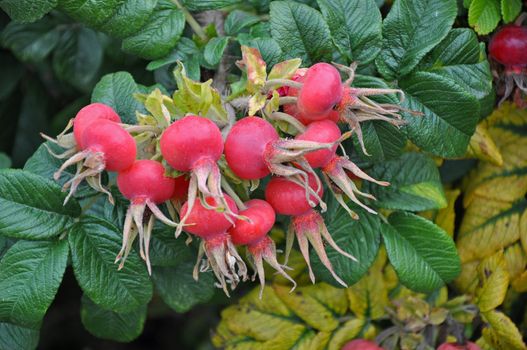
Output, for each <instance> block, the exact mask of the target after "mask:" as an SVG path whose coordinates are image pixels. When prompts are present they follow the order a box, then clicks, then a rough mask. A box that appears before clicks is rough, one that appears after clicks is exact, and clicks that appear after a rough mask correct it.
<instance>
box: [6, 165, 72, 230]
mask: <svg viewBox="0 0 527 350" xmlns="http://www.w3.org/2000/svg"><path fill="white" fill-rule="evenodd" d="M65 198H66V196H65V194H64V193H63V192H61V190H60V187H59V186H58V185H57V184H55V183H53V181H51V180H48V179H44V178H42V177H40V176H37V175H33V174H31V173H29V172H25V171H20V170H2V171H1V172H0V212H1V213H2V214H1V215H0V222H1V225H0V227H1V230H2V234H3V235H5V236H7V237H14V238H22V239H29V240H41V239H49V238H56V237H57V236H58V235H60V234H61V233H63V232H64V230H66V229H68V228H69V227H70V226H71V225H72V224H73V222H74V219H75V218H76V217H78V216H79V215H80V207H79V205H78V204H77V203H76V202H75V201H71V202H69V203H67V204H66V205H63V202H64V199H65Z"/></svg>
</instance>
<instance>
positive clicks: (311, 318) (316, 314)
mask: <svg viewBox="0 0 527 350" xmlns="http://www.w3.org/2000/svg"><path fill="white" fill-rule="evenodd" d="M274 290H275V292H276V295H277V296H278V297H279V298H280V299H281V300H282V302H283V303H284V304H285V305H287V306H288V307H289V308H290V309H291V310H292V311H293V312H294V313H295V314H296V315H297V316H298V317H300V318H301V319H302V320H304V321H305V322H306V323H307V324H308V325H309V326H311V327H313V328H315V329H318V330H321V331H327V332H331V331H333V330H334V329H336V328H337V327H338V325H339V322H338V320H337V319H336V318H335V315H338V314H344V313H345V312H346V310H347V307H348V303H347V300H346V294H345V293H346V292H345V290H344V289H339V288H335V287H332V286H330V285H328V284H325V283H321V284H320V285H315V286H307V287H299V288H297V289H296V290H295V291H294V292H292V293H290V292H289V290H290V288H289V287H285V286H278V285H275V286H274Z"/></svg>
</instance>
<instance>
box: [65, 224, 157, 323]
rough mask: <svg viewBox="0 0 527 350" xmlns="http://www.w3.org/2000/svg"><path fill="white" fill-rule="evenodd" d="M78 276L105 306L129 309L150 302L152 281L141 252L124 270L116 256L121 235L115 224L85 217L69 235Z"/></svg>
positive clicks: (99, 303)
mask: <svg viewBox="0 0 527 350" xmlns="http://www.w3.org/2000/svg"><path fill="white" fill-rule="evenodd" d="M68 240H69V244H70V248H71V256H72V265H73V272H74V273H75V277H76V278H77V281H78V282H79V285H80V287H81V288H82V290H83V291H84V293H85V294H86V295H87V296H88V297H89V298H90V299H91V300H93V301H94V302H96V303H97V304H98V305H100V306H101V307H103V308H105V309H109V310H112V311H115V312H120V313H126V312H131V311H133V310H136V309H137V308H138V307H140V306H142V305H145V304H147V303H148V302H149V301H150V299H151V298H152V282H151V281H150V279H149V278H148V274H147V271H146V267H145V265H144V264H143V262H142V261H140V259H139V256H138V255H136V254H133V253H132V254H130V255H129V256H128V259H127V260H126V264H124V267H123V269H122V270H117V267H118V265H117V264H115V257H116V255H117V253H118V252H119V250H120V249H121V235H120V233H119V231H118V230H117V228H116V227H115V226H113V224H111V223H109V222H107V221H105V220H102V219H97V218H94V217H85V218H84V219H83V220H82V221H80V222H78V223H77V224H76V225H75V226H74V227H73V228H72V229H71V232H70V233H69V235H68Z"/></svg>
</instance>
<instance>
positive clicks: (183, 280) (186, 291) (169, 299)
mask: <svg viewBox="0 0 527 350" xmlns="http://www.w3.org/2000/svg"><path fill="white" fill-rule="evenodd" d="M172 236H173V234H172ZM172 240H174V237H172ZM186 248H187V250H188V247H186ZM194 265H195V262H194V259H192V260H188V261H186V262H183V263H180V264H178V265H177V266H176V267H154V271H153V274H152V278H153V280H154V285H155V287H156V290H157V292H158V293H159V295H160V296H161V298H162V299H163V301H164V302H165V303H166V304H167V305H168V306H170V307H171V308H172V309H173V310H175V311H176V312H180V313H182V312H186V311H188V310H190V309H191V308H192V307H193V306H195V305H197V304H201V303H205V302H207V301H208V300H210V298H212V296H213V295H214V291H215V290H216V286H215V285H214V276H213V275H212V273H211V272H209V273H206V274H205V273H202V274H200V276H199V280H198V281H195V280H194V278H193V277H192V270H193V267H194Z"/></svg>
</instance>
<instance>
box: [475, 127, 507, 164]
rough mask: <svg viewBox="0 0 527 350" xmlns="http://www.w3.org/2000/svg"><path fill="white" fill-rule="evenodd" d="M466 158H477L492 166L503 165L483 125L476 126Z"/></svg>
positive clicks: (499, 154)
mask: <svg viewBox="0 0 527 350" xmlns="http://www.w3.org/2000/svg"><path fill="white" fill-rule="evenodd" d="M467 157H470V158H478V159H480V160H484V161H487V162H491V163H492V164H494V165H497V166H501V165H503V158H502V156H501V153H500V151H499V150H498V148H497V147H496V144H495V143H494V141H493V140H492V138H491V137H490V135H489V132H488V131H487V128H486V126H485V124H484V123H480V124H478V126H477V127H476V132H475V133H474V135H472V137H471V138H470V143H469V145H468V149H467Z"/></svg>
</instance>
